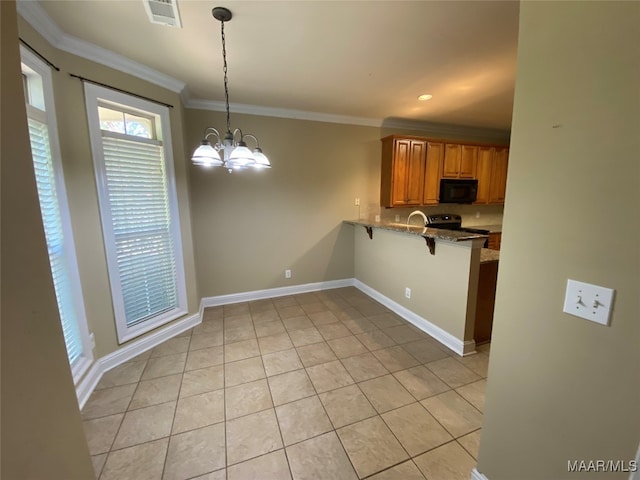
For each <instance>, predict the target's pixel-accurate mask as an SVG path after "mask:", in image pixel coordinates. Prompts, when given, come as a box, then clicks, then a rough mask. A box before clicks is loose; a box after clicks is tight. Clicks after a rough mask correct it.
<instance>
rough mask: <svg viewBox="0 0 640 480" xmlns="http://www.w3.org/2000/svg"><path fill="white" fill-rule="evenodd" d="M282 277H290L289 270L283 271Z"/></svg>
mask: <svg viewBox="0 0 640 480" xmlns="http://www.w3.org/2000/svg"><path fill="white" fill-rule="evenodd" d="M284 278H291V270H289V269H287V270H285V271H284Z"/></svg>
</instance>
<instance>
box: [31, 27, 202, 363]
mask: <svg viewBox="0 0 640 480" xmlns="http://www.w3.org/2000/svg"><path fill="white" fill-rule="evenodd" d="M19 30H20V36H21V37H22V38H23V39H24V40H26V41H27V42H28V43H29V44H30V45H31V46H33V47H34V48H35V49H36V50H38V51H39V52H40V53H42V54H43V55H44V56H45V57H46V58H47V59H49V60H50V61H52V62H53V63H54V64H56V66H57V67H59V68H60V71H59V72H53V86H54V96H55V104H56V114H57V120H58V131H59V136H60V149H61V154H62V163H63V169H64V176H65V182H66V188H67V195H68V199H69V210H70V214H71V222H72V228H73V234H74V240H75V245H76V253H77V258H78V268H79V271H80V281H81V284H82V290H83V295H84V304H85V309H86V313H87V320H88V326H89V331H90V332H93V333H94V334H95V339H96V349H95V355H96V357H102V356H104V355H106V354H109V353H111V352H113V351H115V350H117V349H118V348H119V347H120V345H118V340H117V334H116V328H115V320H114V313H113V305H112V302H111V288H110V285H109V277H108V273H107V263H106V256H105V250H104V242H103V238H102V226H101V223H100V211H99V207H98V193H97V188H96V181H95V174H94V169H93V160H92V155H91V144H90V140H89V127H88V125H87V113H86V108H85V102H84V87H83V83H82V82H81V81H80V80H78V79H76V78H73V77H70V76H69V73H73V74H75V75H80V76H83V77H86V78H89V79H92V80H96V81H99V82H102V83H104V84H107V85H110V86H113V87H116V88H120V89H123V90H126V91H129V92H133V93H138V94H140V95H144V96H146V97H149V98H152V99H154V100H158V101H161V102H164V103H168V104H170V105H174V106H175V107H174V108H171V109H169V110H170V117H171V136H172V140H173V154H174V164H175V175H176V186H177V193H178V204H179V214H180V227H181V232H182V246H183V252H182V253H183V258H184V264H185V278H186V284H187V298H188V306H189V313H191V314H194V313H197V311H198V308H199V297H198V296H197V288H196V283H195V282H196V280H195V265H194V259H193V247H192V245H193V244H192V241H191V215H190V208H189V193H188V178H187V166H186V161H185V157H184V153H183V152H184V150H185V147H184V143H183V141H184V140H183V139H184V137H183V123H184V118H183V115H184V111H183V108H182V106H181V102H180V96H179V95H178V94H176V93H173V92H171V91H168V90H166V89H164V88H162V87H159V86H157V85H153V84H150V83H148V82H146V81H143V80H140V79H138V78H136V77H133V76H131V75H127V74H124V73H122V72H120V71H117V70H113V69H111V68H108V67H105V66H102V65H100V64H97V63H94V62H91V61H89V60H86V59H84V58H81V57H78V56H75V55H71V54H69V53H66V52H64V51H61V50H57V49H56V48H53V47H52V46H51V45H50V44H49V43H48V42H47V41H46V40H45V39H44V38H43V37H42V36H40V35H39V34H38V33H37V32H36V31H35V30H34V29H33V28H32V27H31V26H30V25H29V24H28V23H27V22H25V21H24V20H22V19H21V18H20V21H19Z"/></svg>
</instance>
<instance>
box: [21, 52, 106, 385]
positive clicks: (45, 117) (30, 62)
mask: <svg viewBox="0 0 640 480" xmlns="http://www.w3.org/2000/svg"><path fill="white" fill-rule="evenodd" d="M20 58H21V62H22V64H23V65H25V66H26V67H27V68H28V69H31V70H32V71H33V72H35V73H36V74H37V75H39V76H40V78H41V79H42V89H43V96H44V99H43V100H44V105H45V110H44V111H42V110H39V109H36V108H34V107H32V106H31V105H27V115H28V116H29V117H33V118H35V119H36V120H38V121H41V122H42V123H46V125H47V130H48V134H49V148H50V153H51V162H52V165H53V171H54V176H55V186H56V195H57V197H58V206H59V213H60V219H61V223H62V232H63V236H64V252H65V253H64V255H65V259H66V267H67V272H68V273H69V278H68V282H69V286H70V288H71V296H72V298H73V308H74V310H75V316H76V320H77V323H78V330H79V332H80V339H81V344H82V353H81V354H80V356H79V357H78V358H77V359H76V360H75V362H73V364H70V367H71V374H72V376H73V381H74V384H75V385H77V384H78V382H79V381H80V380H81V378H82V377H83V375H84V374H85V373H86V372H87V370H88V369H89V367H90V366H91V365H92V364H93V361H94V357H93V342H92V340H91V337H90V334H89V327H88V325H87V314H86V311H85V307H84V300H83V299H84V297H83V294H82V286H81V283H80V273H79V270H78V261H77V258H76V247H75V242H74V240H73V229H72V227H71V216H70V213H69V203H68V200H67V190H66V187H65V181H64V171H63V168H62V155H61V153H60V141H59V137H58V125H57V122H56V114H55V112H56V110H55V102H54V96H53V80H52V73H51V68H50V67H49V66H48V65H47V64H46V63H45V62H44V61H42V60H41V59H40V58H38V57H37V56H36V55H35V54H33V53H32V52H31V51H29V50H28V49H26V48H25V47H24V46H22V45H20ZM29 82H30V80H29V76H27V85H28V84H29ZM38 117H39V118H38ZM67 356H68V355H67Z"/></svg>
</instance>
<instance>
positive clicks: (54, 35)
mask: <svg viewBox="0 0 640 480" xmlns="http://www.w3.org/2000/svg"><path fill="white" fill-rule="evenodd" d="M16 6H17V10H18V13H19V14H20V16H21V17H22V18H23V19H24V20H25V21H26V22H27V23H29V24H30V25H31V26H32V27H33V28H34V29H35V30H36V31H37V32H38V33H39V34H40V35H42V36H43V37H44V38H45V39H46V40H47V41H48V42H49V43H50V44H51V45H52V46H54V47H55V48H58V49H60V50H63V51H65V52H67V53H71V54H72V55H76V56H78V57H82V58H85V59H87V60H91V61H92V62H96V63H99V64H102V65H104V66H106V67H110V68H113V69H116V70H119V71H121V72H123V73H127V74H129V75H133V76H135V77H137V78H140V79H142V80H145V81H147V82H149V83H153V84H155V85H158V86H160V87H163V88H166V89H167V90H170V91H172V92H175V93H178V94H182V92H183V90H185V88H186V84H185V83H184V82H183V81H181V80H178V79H176V78H173V77H171V76H169V75H166V74H164V73H162V72H159V71H157V70H154V69H153V68H150V67H147V66H146V65H142V64H141V63H138V62H135V61H133V60H131V59H129V58H127V57H124V56H122V55H120V54H118V53H115V52H113V51H111V50H107V49H106V48H102V47H99V46H97V45H94V44H93V43H89V42H86V41H84V40H81V39H79V38H77V37H74V36H72V35H68V34H66V33H65V32H64V31H62V30H61V29H60V27H59V26H58V24H57V23H55V22H54V21H53V20H52V19H51V17H49V15H47V12H46V11H45V10H44V9H43V8H42V6H40V3H39V2H37V1H34V0H18V1H17V2H16Z"/></svg>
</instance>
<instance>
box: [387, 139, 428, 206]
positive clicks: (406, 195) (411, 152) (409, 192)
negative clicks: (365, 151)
mask: <svg viewBox="0 0 640 480" xmlns="http://www.w3.org/2000/svg"><path fill="white" fill-rule="evenodd" d="M425 147H426V142H423V141H416V140H408V139H407V140H404V139H399V140H396V141H395V145H394V149H393V171H392V173H391V174H392V177H393V182H392V193H391V203H392V205H393V206H394V207H400V206H404V205H420V203H421V201H422V189H423V181H424V180H423V179H424V157H425Z"/></svg>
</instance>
